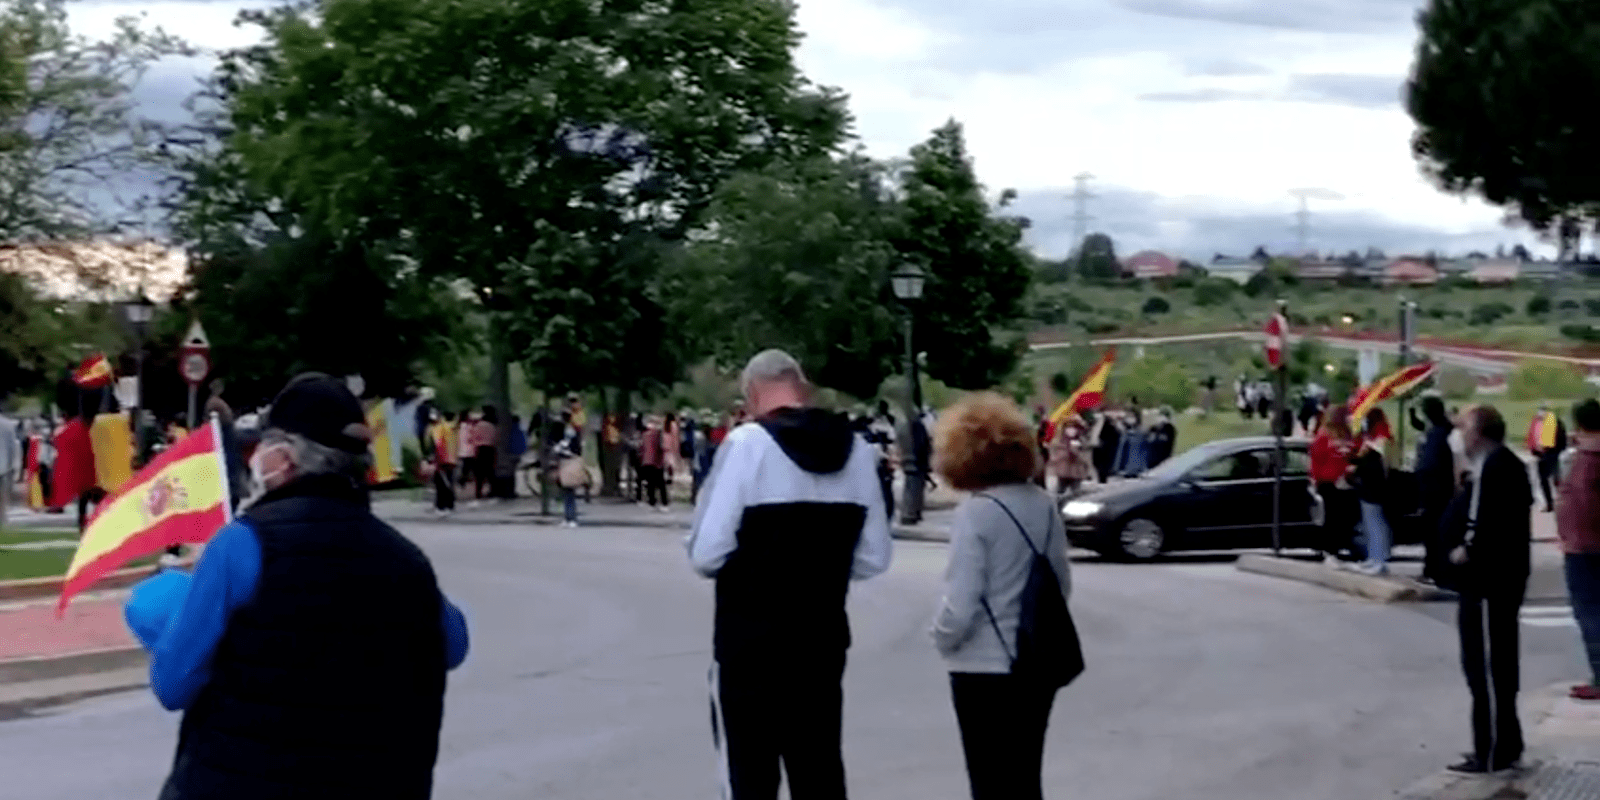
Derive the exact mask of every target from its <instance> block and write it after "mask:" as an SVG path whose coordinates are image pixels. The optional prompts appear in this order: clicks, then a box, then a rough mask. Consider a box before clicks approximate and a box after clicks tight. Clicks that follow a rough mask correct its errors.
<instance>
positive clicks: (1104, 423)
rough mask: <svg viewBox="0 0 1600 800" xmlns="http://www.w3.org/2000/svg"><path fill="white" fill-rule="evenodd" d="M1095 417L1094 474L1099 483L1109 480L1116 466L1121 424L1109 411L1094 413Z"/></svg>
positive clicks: (1120, 443) (1119, 447) (1114, 414)
mask: <svg viewBox="0 0 1600 800" xmlns="http://www.w3.org/2000/svg"><path fill="white" fill-rule="evenodd" d="M1095 416H1096V417H1097V420H1096V424H1095V429H1094V430H1095V433H1094V436H1093V437H1091V438H1092V439H1093V440H1094V472H1095V475H1096V476H1097V477H1099V479H1100V482H1101V483H1105V482H1106V481H1108V480H1110V479H1111V475H1112V471H1113V470H1112V468H1113V467H1115V466H1116V464H1117V451H1118V450H1119V449H1121V447H1122V423H1121V422H1119V421H1118V419H1117V415H1116V413H1114V412H1110V411H1099V412H1095Z"/></svg>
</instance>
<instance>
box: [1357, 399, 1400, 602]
mask: <svg viewBox="0 0 1600 800" xmlns="http://www.w3.org/2000/svg"><path fill="white" fill-rule="evenodd" d="M1362 427H1363V428H1364V430H1363V431H1362V436H1361V443H1360V445H1359V447H1358V448H1357V450H1356V455H1355V458H1354V459H1353V460H1352V466H1353V471H1352V474H1353V476H1354V477H1355V488H1356V499H1357V500H1358V501H1359V502H1360V503H1361V533H1362V536H1363V537H1364V539H1363V541H1364V546H1363V548H1362V549H1364V550H1365V551H1366V554H1367V558H1366V560H1365V561H1363V562H1362V563H1361V564H1360V565H1359V566H1357V567H1356V570H1357V571H1358V572H1361V573H1364V574H1367V575H1384V574H1387V573H1388V572H1389V552H1390V549H1391V546H1392V545H1393V543H1394V536H1393V534H1392V533H1391V532H1390V529H1389V511H1388V509H1389V462H1388V460H1387V458H1386V457H1385V455H1384V453H1385V449H1386V448H1387V447H1388V446H1389V440H1390V439H1391V438H1393V435H1394V434H1393V433H1392V432H1391V431H1390V429H1389V419H1388V417H1387V416H1385V415H1384V413H1383V409H1381V408H1374V409H1372V410H1371V411H1368V412H1367V416H1366V419H1364V420H1362Z"/></svg>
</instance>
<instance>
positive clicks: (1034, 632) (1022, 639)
mask: <svg viewBox="0 0 1600 800" xmlns="http://www.w3.org/2000/svg"><path fill="white" fill-rule="evenodd" d="M981 496H982V497H987V498H988V499H990V500H993V501H994V503H995V505H997V506H1000V510H1002V511H1004V512H1006V516H1008V517H1010V518H1011V522H1012V524H1014V525H1016V526H1017V533H1019V534H1021V535H1022V539H1023V541H1025V542H1027V543H1028V549H1029V550H1030V551H1032V552H1033V560H1032V563H1031V564H1030V565H1029V567H1028V580H1027V583H1025V584H1023V586H1022V614H1021V616H1020V618H1019V619H1018V622H1017V648H1016V650H1015V651H1014V652H1013V651H1012V650H1011V649H1010V648H1006V638H1005V636H1004V635H1003V634H1001V633H1000V624H999V623H998V622H996V621H995V618H994V611H993V610H991V609H990V608H989V601H988V599H987V598H985V599H983V600H982V602H983V611H984V613H986V614H988V615H989V624H990V625H991V626H992V627H993V628H994V635H995V636H996V637H998V638H999V639H1000V646H1001V647H1002V648H1006V657H1008V658H1010V659H1011V674H1013V675H1019V676H1024V677H1026V678H1029V679H1031V680H1033V681H1035V682H1038V683H1041V684H1044V685H1045V686H1048V687H1050V688H1060V687H1062V686H1066V685H1067V684H1069V683H1072V682H1073V680H1075V679H1077V677H1078V676H1079V675H1082V674H1083V667H1084V664H1083V646H1082V644H1081V643H1080V642H1079V641H1078V627H1077V625H1075V624H1073V622H1072V613H1071V612H1069V611H1068V610H1067V600H1066V598H1065V597H1062V596H1061V581H1060V579H1058V578H1057V577H1056V571H1055V568H1054V567H1052V566H1051V565H1050V559H1049V557H1048V556H1046V555H1045V553H1046V552H1048V550H1047V548H1049V546H1050V533H1051V532H1052V531H1054V530H1055V525H1054V520H1052V521H1051V524H1049V525H1048V526H1046V528H1045V540H1044V546H1043V549H1042V548H1039V547H1034V546H1033V539H1031V538H1029V536H1028V531H1027V529H1026V528H1023V527H1022V523H1021V522H1018V521H1017V517H1016V515H1015V514H1012V513H1011V509H1009V508H1006V504H1005V503H1002V502H1000V501H999V500H996V499H995V498H993V497H990V496H989V495H981Z"/></svg>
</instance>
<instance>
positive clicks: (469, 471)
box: [456, 411, 479, 488]
mask: <svg viewBox="0 0 1600 800" xmlns="http://www.w3.org/2000/svg"><path fill="white" fill-rule="evenodd" d="M478 419H479V417H478V413H477V412H476V411H472V412H468V411H463V412H461V425H460V426H459V427H457V428H456V448H457V449H456V459H457V469H459V470H460V472H461V476H460V478H461V486H462V488H466V486H467V484H469V483H471V482H472V481H473V479H475V478H476V477H477V475H478V460H477V458H476V456H477V454H478V442H477V439H478Z"/></svg>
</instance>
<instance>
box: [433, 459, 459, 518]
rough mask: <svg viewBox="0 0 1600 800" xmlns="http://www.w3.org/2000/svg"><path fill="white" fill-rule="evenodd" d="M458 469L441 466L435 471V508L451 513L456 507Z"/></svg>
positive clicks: (450, 465) (447, 465) (450, 466)
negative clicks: (456, 475) (456, 473)
mask: <svg viewBox="0 0 1600 800" xmlns="http://www.w3.org/2000/svg"><path fill="white" fill-rule="evenodd" d="M455 472H456V467H455V465H454V464H440V465H438V466H437V467H435V468H434V470H433V507H434V508H437V509H439V510H440V511H450V510H451V509H454V508H455V507H456V481H455Z"/></svg>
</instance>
